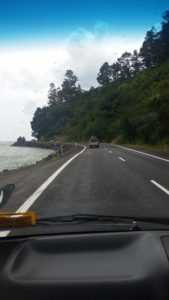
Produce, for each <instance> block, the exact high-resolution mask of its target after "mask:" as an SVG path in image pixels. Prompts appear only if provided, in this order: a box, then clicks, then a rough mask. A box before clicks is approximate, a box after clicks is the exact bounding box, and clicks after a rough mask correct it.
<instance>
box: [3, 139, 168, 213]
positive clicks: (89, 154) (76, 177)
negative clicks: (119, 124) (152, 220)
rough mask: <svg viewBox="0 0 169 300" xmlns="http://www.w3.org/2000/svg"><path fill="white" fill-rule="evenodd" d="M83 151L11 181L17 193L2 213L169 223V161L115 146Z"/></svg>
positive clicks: (26, 171) (25, 172)
mask: <svg viewBox="0 0 169 300" xmlns="http://www.w3.org/2000/svg"><path fill="white" fill-rule="evenodd" d="M78 151H79V152H81V153H79V154H78V155H77V154H76V153H74V154H71V155H69V156H66V157H64V158H62V159H60V160H58V161H55V162H48V163H46V164H42V165H40V166H34V167H33V168H30V169H29V168H28V169H27V170H22V171H21V172H18V173H16V174H15V176H14V175H13V176H12V175H11V176H10V177H9V178H8V180H10V181H11V180H14V181H15V182H14V183H15V185H16V190H15V192H14V193H13V195H12V197H11V198H10V199H9V201H8V202H7V203H6V204H5V205H4V206H3V208H2V209H1V210H2V211H10V210H14V211H17V210H18V209H19V211H26V210H33V211H35V212H36V213H37V216H38V217H39V218H41V217H46V216H48V217H51V216H55V215H69V214H78V213H85V214H86V213H87V214H104V215H105V214H106V215H114V216H144V217H145V216H149V217H157V216H158V217H169V160H168V159H165V158H164V159H159V158H158V157H154V156H151V155H145V154H143V153H140V152H137V151H131V150H129V149H126V148H122V147H118V146H115V145H111V144H102V145H101V147H100V148H99V149H89V148H87V149H86V150H84V151H82V150H78ZM75 155H76V157H74V156H75ZM72 157H73V159H72ZM70 160H72V161H70ZM65 163H66V164H67V165H65ZM62 169H63V170H62ZM52 174H54V175H52ZM51 176H52V177H51ZM48 178H49V179H48ZM1 179H2V180H1V182H3V178H1ZM8 183H10V182H8ZM42 184H43V186H42Z"/></svg>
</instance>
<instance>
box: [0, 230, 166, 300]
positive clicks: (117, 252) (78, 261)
mask: <svg viewBox="0 0 169 300" xmlns="http://www.w3.org/2000/svg"><path fill="white" fill-rule="evenodd" d="M168 254H169V232H168V231H138V232H107V233H105V232H102V233H83V234H82V233H77V234H60V235H48V236H30V237H20V238H19V237H8V238H5V239H1V240H0V293H1V299H5V300H9V299H10V300H11V299H13V300H15V299H17V300H18V299H24V300H27V299H29V300H30V299H81V300H83V299H85V300H86V299H88V300H89V299H91V300H94V299H103V300H108V299H118V300H119V299H130V300H132V299H133V300H136V299H137V300H138V299H142V300H143V299H144V300H146V299H153V300H156V299H158V300H163V299H169V261H168Z"/></svg>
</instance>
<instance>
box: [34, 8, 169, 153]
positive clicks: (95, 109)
mask: <svg viewBox="0 0 169 300" xmlns="http://www.w3.org/2000/svg"><path fill="white" fill-rule="evenodd" d="M97 81H98V84H99V86H98V87H96V88H94V87H91V88H90V89H89V90H88V91H86V90H83V89H82V88H81V86H80V84H79V83H78V78H77V76H76V75H75V74H74V72H73V71H72V70H67V71H66V73H65V77H64V80H63V83H62V85H61V86H60V87H58V88H56V86H55V84H54V83H50V88H49V93H48V103H47V105H46V106H44V107H41V108H40V107H38V108H37V109H36V111H35V113H34V116H33V119H32V122H31V126H32V135H33V136H34V137H36V138H37V139H39V140H57V139H61V140H66V141H86V140H88V139H89V138H90V136H91V135H95V136H97V137H98V138H99V139H100V140H101V141H106V142H110V141H113V142H114V143H121V144H140V145H151V146H152V147H154V148H155V147H156V148H157V147H161V148H160V149H166V151H168V144H169V11H166V12H165V13H164V14H163V19H162V23H161V29H160V31H157V30H156V29H155V28H154V27H152V28H151V30H149V31H148V32H147V34H146V37H145V39H144V41H143V44H142V47H141V49H140V51H139V52H137V51H136V50H134V52H133V53H128V52H125V53H123V54H122V55H121V57H119V58H118V59H117V61H116V62H114V63H113V64H112V65H109V64H108V63H107V62H105V63H103V65H102V66H101V68H100V70H99V73H98V74H97ZM165 145H166V146H165ZM165 147H166V148H165Z"/></svg>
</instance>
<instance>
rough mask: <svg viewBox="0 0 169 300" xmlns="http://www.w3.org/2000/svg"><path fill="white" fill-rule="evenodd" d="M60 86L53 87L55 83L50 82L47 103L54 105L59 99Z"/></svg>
mask: <svg viewBox="0 0 169 300" xmlns="http://www.w3.org/2000/svg"><path fill="white" fill-rule="evenodd" d="M59 93H60V88H57V89H56V87H55V84H54V83H53V82H51V83H50V89H49V91H48V99H49V101H48V104H49V105H54V104H56V102H58V101H60V96H59Z"/></svg>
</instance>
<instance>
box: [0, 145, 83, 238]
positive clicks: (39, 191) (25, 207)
mask: <svg viewBox="0 0 169 300" xmlns="http://www.w3.org/2000/svg"><path fill="white" fill-rule="evenodd" d="M81 146H82V145H81ZM83 147H84V148H83V150H82V151H80V152H78V153H77V154H76V155H74V156H73V157H71V158H70V159H69V160H68V161H66V162H65V163H64V164H63V165H62V166H61V167H60V168H59V169H57V170H56V171H55V172H54V173H53V174H52V175H51V176H50V177H49V178H48V179H47V180H46V181H45V182H44V183H43V184H42V185H41V186H40V187H39V188H38V189H37V190H36V191H35V192H34V193H33V194H32V195H31V196H30V197H29V198H28V199H27V200H26V201H25V202H24V203H23V204H22V205H21V206H20V207H19V208H18V209H17V210H16V213H18V212H26V211H27V210H28V209H29V208H30V207H31V206H32V205H33V203H34V202H35V201H36V200H37V199H38V198H39V196H40V195H41V194H42V193H43V192H44V191H45V189H46V188H47V187H48V186H49V185H50V184H51V183H52V181H53V180H54V179H55V178H56V177H57V176H58V175H59V174H60V173H61V172H62V171H63V170H64V169H65V168H66V167H67V166H68V165H69V164H70V163H71V162H72V161H73V160H74V159H75V158H76V157H78V156H79V155H80V154H82V153H83V152H84V151H85V150H86V146H83ZM9 233H10V230H5V231H0V237H5V236H7V235H8V234H9Z"/></svg>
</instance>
